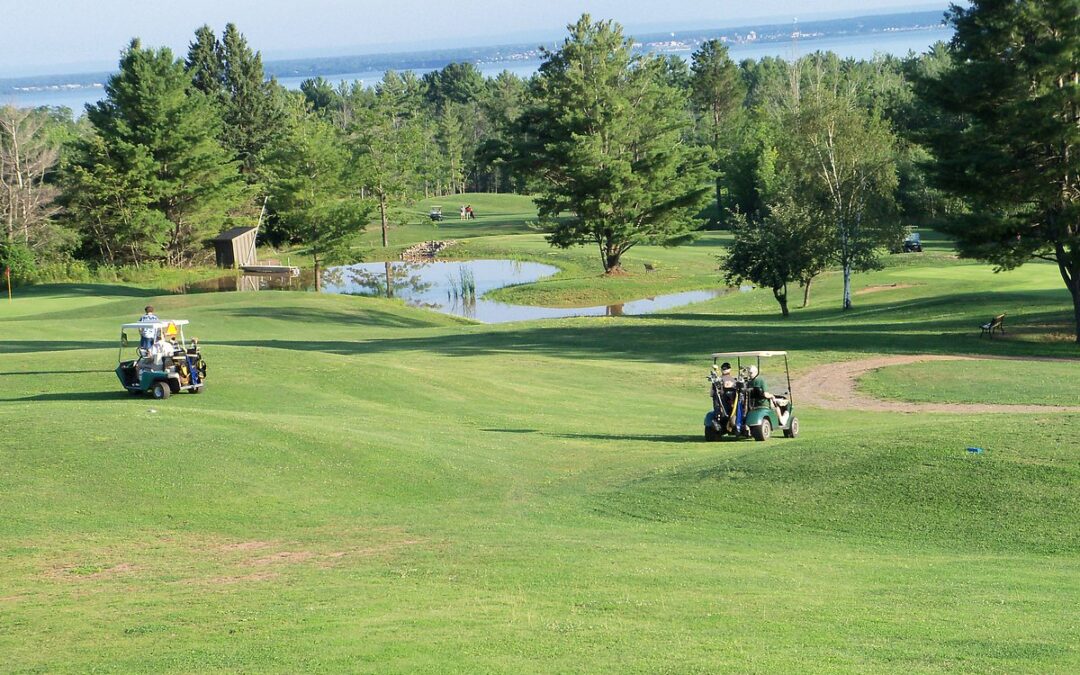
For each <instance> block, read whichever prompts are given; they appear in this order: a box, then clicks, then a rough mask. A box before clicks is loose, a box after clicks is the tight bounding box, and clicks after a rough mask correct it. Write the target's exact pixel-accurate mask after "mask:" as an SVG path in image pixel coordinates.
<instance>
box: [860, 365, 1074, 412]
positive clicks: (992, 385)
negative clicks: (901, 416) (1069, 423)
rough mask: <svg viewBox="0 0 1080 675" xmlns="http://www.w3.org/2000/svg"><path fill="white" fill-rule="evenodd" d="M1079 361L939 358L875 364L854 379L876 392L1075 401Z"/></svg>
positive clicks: (968, 399) (933, 398)
mask: <svg viewBox="0 0 1080 675" xmlns="http://www.w3.org/2000/svg"><path fill="white" fill-rule="evenodd" d="M1078 382H1080V362H1075V363H1055V362H1049V361H979V362H976V363H973V362H971V361H944V362H934V363H923V364H913V365H908V366H893V367H889V368H879V369H877V370H874V371H872V372H870V373H867V374H866V375H864V376H863V377H862V378H861V379H860V381H859V387H860V389H861V390H862V391H864V392H866V393H868V394H871V395H873V396H877V397H880V398H894V399H901V400H905V401H916V402H935V403H991V404H993V403H1022V404H1030V405H1060V406H1080V385H1078V384H1077V383H1078Z"/></svg>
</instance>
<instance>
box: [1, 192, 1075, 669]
mask: <svg viewBox="0 0 1080 675" xmlns="http://www.w3.org/2000/svg"><path fill="white" fill-rule="evenodd" d="M472 203H473V204H474V206H475V205H476V204H477V203H478V200H476V199H474V200H472ZM444 206H447V210H449V208H450V207H451V206H453V202H449V201H447V202H446V203H445V204H444ZM478 212H479V213H480V214H481V217H483V216H484V211H481V210H480V209H479V208H478ZM722 241H723V239H722V235H708V236H706V237H704V238H703V239H702V240H701V241H699V242H698V243H697V244H696V245H695V246H691V247H687V248H685V249H669V250H663V249H657V250H650V249H643V250H642V251H640V252H639V251H638V249H634V251H632V252H631V258H630V259H631V260H633V259H634V258H633V256H635V255H640V256H641V257H640V259H641V260H644V259H649V258H655V259H656V262H658V263H659V264H660V269H661V270H667V271H668V272H669V273H670V276H657V275H660V274H661V272H659V271H658V272H656V273H653V274H652V275H648V276H646V275H645V274H644V273H642V274H640V275H637V274H635V275H633V276H632V277H628V278H622V279H615V280H608V279H605V278H601V277H600V276H599V275H597V274H596V270H594V269H591V268H590V267H589V265H588V261H589V258H590V253H589V252H588V251H584V250H573V249H572V250H570V251H567V252H556V255H555V256H551V258H554V259H555V260H556V261H557V262H556V264H558V265H559V266H560V268H561V269H562V270H563V273H562V274H561V275H560V276H559V277H555V278H554V279H552V280H551V281H550V282H547V283H548V284H552V286H550V287H549V288H548V289H543V288H542V287H543V286H544V284H537V287H540V288H529V287H522V288H520V289H511V290H508V291H505V293H507V294H508V295H509V296H510V297H513V295H514V294H518V295H519V296H520V297H521V298H530V297H532V298H537V299H544V300H557V299H559V298H563V299H573V298H577V299H581V300H582V301H589V302H592V301H594V300H595V299H596V298H604V297H618V296H620V295H624V294H631V293H636V292H643V291H645V290H646V289H648V291H649V292H652V291H657V292H659V291H665V292H671V291H673V290H677V289H682V288H685V287H687V286H693V285H695V284H698V283H707V280H708V279H710V278H711V274H712V272H711V271H710V270H709V266H710V265H714V255H715V253H716V252H717V251H718V250H719V248H720V246H721V243H722ZM545 247H546V244H544V243H543V241H542V240H541V239H540V238H539V237H538V236H537V235H535V234H524V233H523V234H518V235H508V234H489V235H485V236H483V237H474V238H472V239H470V240H469V241H468V242H467V243H465V244H464V245H463V247H462V250H464V251H465V252H468V253H480V252H491V253H496V252H499V251H503V252H505V253H506V254H508V255H511V256H516V257H526V258H530V259H532V258H540V257H541V256H546V254H547V253H548V251H547V249H546V248H545ZM541 259H544V258H541ZM888 262H889V265H888V266H887V267H886V269H884V270H882V271H880V272H875V273H872V274H867V275H858V276H857V277H856V284H855V288H856V290H862V289H864V288H867V287H885V290H875V292H872V293H861V294H858V295H856V296H855V308H854V309H853V310H851V311H848V312H841V311H840V310H839V309H838V308H837V305H838V304H839V295H840V286H839V279H838V275H835V274H831V275H827V276H826V277H824V278H823V279H822V280H821V282H820V283H819V284H818V285H816V286H815V292H814V299H813V303H812V304H811V306H810V307H808V308H806V309H796V310H795V311H794V312H793V315H792V316H791V317H790V318H789V319H786V320H785V319H781V318H780V317H779V316H778V313H777V311H776V306H775V302H774V301H773V299H772V297H771V294H770V293H768V292H767V291H754V292H750V293H732V294H729V295H726V296H723V297H720V298H717V299H715V300H711V301H709V302H706V303H701V304H698V305H694V306H692V307H688V308H680V309H676V310H672V311H670V312H667V313H664V314H662V315H656V316H650V317H632V318H596V319H565V320H554V321H541V322H530V323H519V324H505V325H494V326H486V325H477V324H470V323H466V322H462V321H458V320H455V319H453V318H451V317H447V316H443V315H440V314H435V313H430V312H425V311H422V310H417V309H411V308H407V307H405V306H404V305H402V304H401V303H400V302H397V301H388V300H381V299H377V298H359V297H333V296H316V295H313V294H304V293H292V292H260V293H223V294H203V295H161V291H160V290H158V289H155V288H138V287H132V286H122V285H114V286H102V285H97V286H89V285H53V286H43V287H36V288H33V289H29V290H27V291H26V292H24V293H22V294H20V295H19V296H17V297H16V301H15V302H14V303H12V304H11V305H7V304H6V303H0V429H2V431H3V434H2V436H0V438H2V441H0V653H3V654H4V669H5V670H11V671H26V672H40V671H49V672H54V671H55V672H86V671H95V670H97V671H109V672H114V671H115V672H128V671H155V672H157V671H168V672H193V671H199V672H203V671H249V672H267V671H270V672H299V671H331V672H336V671H348V672H355V671H375V672H417V671H420V672H469V673H472V672H523V671H524V672H553V671H555V672H562V671H588V672H597V671H602V672H613V671H614V672H859V673H863V672H898V671H900V672H931V673H933V672H950V673H951V672H971V673H984V672H1008V673H1013V672H1032V673H1046V672H1075V671H1077V670H1078V669H1080V649H1078V648H1077V645H1078V644H1080V626H1078V625H1077V623H1076V621H1075V608H1076V607H1077V606H1078V605H1080V537H1078V534H1077V528H1076V527H1075V523H1076V522H1078V520H1080V492H1078V491H1077V490H1076V487H1077V485H1078V484H1080V458H1078V456H1077V454H1076V449H1075V445H1076V443H1075V439H1076V437H1077V436H1078V434H1080V415H1077V414H1057V413H1054V414H1045V415H1044V414H1036V415H1029V416H1025V418H1024V419H1023V420H1017V419H1012V418H1010V419H1003V418H1002V417H1001V416H1000V415H995V414H987V415H943V414H937V415H893V414H886V413H871V412H838V411H831V410H823V409H817V408H813V407H810V406H808V405H805V404H804V405H801V406H800V410H799V417H800V420H801V423H802V434H801V436H800V437H799V438H798V439H794V440H789V439H783V438H775V439H773V440H771V441H769V442H768V443H764V444H760V443H753V442H750V441H746V442H738V443H734V442H726V443H717V444H707V443H704V442H702V441H701V440H700V436H701V419H702V417H703V415H704V413H705V411H706V409H707V407H708V398H707V396H706V390H705V386H704V384H705V380H704V375H705V373H706V371H707V368H708V365H709V359H708V358H707V354H708V353H710V352H712V351H717V350H740V349H762V348H787V349H789V350H791V352H792V356H791V361H792V366H793V368H794V369H795V370H796V371H797V372H804V371H805V370H806V369H808V368H810V367H813V366H815V365H818V364H822V363H827V362H831V361H836V360H840V359H851V358H861V357H864V356H867V355H872V354H890V353H905V354H907V353H933V354H987V355H999V356H1034V355H1053V356H1059V357H1067V358H1074V359H1075V358H1077V357H1078V356H1080V355H1078V353H1077V348H1076V346H1075V345H1074V344H1071V343H1068V342H1066V341H1063V340H1060V339H1057V338H1056V337H1055V336H1056V335H1058V334H1059V333H1060V332H1061V331H1060V329H1059V328H1057V327H1058V326H1062V325H1067V323H1066V322H1067V319H1068V315H1069V308H1068V295H1067V293H1066V292H1065V291H1064V290H1063V289H1061V288H1060V279H1059V278H1055V277H1056V270H1055V269H1053V268H1052V267H1050V266H1047V265H1031V266H1025V267H1024V268H1021V269H1020V270H1017V271H1014V272H1009V273H1004V274H1000V275H993V274H992V272H990V270H989V269H987V268H986V267H984V266H980V265H974V264H969V263H960V262H957V261H955V260H952V259H950V258H948V257H947V256H946V255H945V254H944V253H930V252H928V253H927V254H924V255H923V256H902V257H901V256H894V257H892V258H890V259H889V261H888ZM609 281H610V282H611V283H610V284H609ZM560 284H561V285H560ZM635 284H637V285H635ZM893 284H896V286H893ZM147 301H152V302H153V304H154V305H155V307H156V308H157V310H158V314H159V315H161V316H172V317H179V318H187V319H190V320H191V321H192V325H191V329H190V331H189V335H197V336H198V337H200V338H201V339H202V341H203V343H204V351H205V354H206V358H207V360H208V362H209V366H210V379H209V384H208V387H207V390H206V392H205V393H203V394H201V395H199V396H192V395H177V396H174V397H172V398H170V399H169V400H168V401H165V402H158V403H155V402H153V401H151V400H149V399H145V398H133V397H130V396H128V395H127V394H125V393H123V392H122V391H120V390H119V385H118V383H117V382H116V378H115V376H114V375H113V373H112V367H113V364H114V363H115V359H116V339H117V337H118V333H119V329H118V324H120V323H123V322H126V321H131V320H133V319H135V318H137V317H138V315H139V314H140V313H141V309H142V306H143V305H144V304H146V302H147ZM1001 311H1008V312H1009V317H1010V333H1009V335H1008V339H1004V340H998V339H995V340H993V341H990V340H985V339H980V338H979V335H978V334H979V330H978V325H979V324H980V323H982V322H983V321H985V319H986V317H987V316H992V315H993V314H995V313H1000V312H1001ZM1047 327H1051V328H1047ZM1075 365H1076V364H1075V363H1070V364H1065V365H1061V364H1045V363H1040V364H1038V366H1036V367H1038V368H1045V369H1052V370H1051V372H1052V373H1055V374H1053V375H1048V374H1047V373H1046V372H1045V371H1042V372H1039V373H1038V374H1036V375H1035V377H1033V378H1032V379H1034V380H1038V381H1040V382H1051V383H1052V384H1053V386H1054V387H1055V388H1056V389H1058V390H1059V391H1066V392H1075V391H1076V387H1075V385H1074V384H1072V385H1071V386H1070V383H1071V382H1075V376H1074V374H1073V373H1074V370H1075V367H1074V366H1075ZM978 366H979V371H980V372H979V373H978V374H977V375H972V377H977V378H981V379H978V380H977V381H978V383H979V384H978V386H982V384H987V385H989V386H994V385H999V384H1001V379H1000V378H1002V377H1004V376H1005V375H1007V374H1008V373H1009V372H1010V369H1011V370H1012V371H1013V372H1018V371H1019V372H1024V373H1027V372H1028V371H1029V370H1030V367H1028V366H1025V365H1023V364H1021V363H1017V362H1005V361H1000V362H999V361H994V362H992V363H991V364H989V366H987V364H984V363H981V362H980V363H979V364H978ZM953 367H954V364H953V363H951V362H948V363H941V364H933V365H932V366H931V365H921V366H911V367H909V368H917V369H926V370H927V371H928V372H930V371H931V370H933V371H939V369H941V368H945V369H949V368H953ZM955 367H956V368H959V369H962V368H964V365H963V364H956V365H955ZM1059 368H1060V370H1059ZM945 372H951V371H948V370H946V371H945ZM956 372H960V371H959V370H958V371H956ZM1056 373H1063V374H1062V375H1061V376H1060V378H1061V379H1060V381H1059V380H1057V379H1054V378H1057V377H1058V375H1056ZM766 374H767V375H768V373H766ZM893 375H894V373H893V372H892V370H891V369H886V370H883V371H880V372H878V373H875V374H873V375H870V376H868V378H879V379H880V380H881V381H882V382H885V383H886V384H887V386H888V387H895V388H892V389H888V388H886V389H882V390H880V391H882V392H884V393H888V394H889V395H896V396H902V397H905V398H906V397H908V396H909V395H910V392H909V390H908V386H907V383H908V382H909V378H906V377H904V376H903V375H904V374H903V373H900V374H899V375H900V378H899V379H890V378H893ZM949 379H952V380H954V381H962V379H961V378H949ZM901 385H902V386H901ZM883 386H885V385H883ZM978 386H972V387H970V388H968V389H967V390H966V396H965V398H964V400H971V401H977V400H979V398H978V394H977V392H975V390H976V389H977V388H978ZM954 391H955V392H956V393H957V395H963V394H965V390H964V389H963V388H960V387H959V386H958V387H957V388H955V389H954ZM890 392H891V393H890ZM804 394H805V392H804ZM799 395H800V392H796V396H797V397H798V396H799ZM797 400H798V398H797ZM804 400H805V398H804ZM1017 402H1036V401H1032V400H1031V399H1030V398H1025V399H1024V400H1023V401H1017ZM1047 402H1050V401H1047ZM1054 402H1058V401H1054ZM1025 429H1026V430H1028V433H1025V432H1024V430H1025ZM969 445H980V446H983V447H986V448H987V452H986V453H984V454H982V455H971V454H969V453H967V452H966V447H967V446H969Z"/></svg>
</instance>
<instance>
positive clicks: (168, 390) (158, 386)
mask: <svg viewBox="0 0 1080 675" xmlns="http://www.w3.org/2000/svg"><path fill="white" fill-rule="evenodd" d="M150 394H151V395H152V396H153V397H154V398H156V399H158V400H162V401H163V400H165V399H167V398H169V396H170V395H171V394H172V387H170V386H169V383H168V382H155V383H154V386H153V388H151V389H150Z"/></svg>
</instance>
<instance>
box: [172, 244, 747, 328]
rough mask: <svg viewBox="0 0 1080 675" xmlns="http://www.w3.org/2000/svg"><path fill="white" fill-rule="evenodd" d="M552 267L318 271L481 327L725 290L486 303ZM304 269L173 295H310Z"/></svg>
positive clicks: (485, 264)
mask: <svg viewBox="0 0 1080 675" xmlns="http://www.w3.org/2000/svg"><path fill="white" fill-rule="evenodd" d="M558 271H559V270H558V268H557V267H554V266H552V265H545V264H542V263H535V262H524V261H520V260H467V261H433V262H379V263H361V264H357V265H345V266H342V267H331V268H329V269H327V270H325V271H324V272H323V292H324V293H337V294H344V295H364V296H373V297H384V298H399V299H401V300H402V301H404V302H405V303H406V304H407V305H409V306H412V307H422V308H425V309H434V310H436V311H440V312H444V313H446V314H453V315H455V316H462V317H466V318H469V319H475V320H477V321H482V322H484V323H504V322H508V321H526V320H529V319H555V318H562V317H571V316H634V315H638V314H650V313H652V312H658V311H661V310H665V309H671V308H673V307H679V306H681V305H687V304H690V303H694V302H701V301H702V300H708V299H710V298H714V297H717V296H719V295H722V294H724V293H726V292H727V289H717V290H711V291H686V292H683V293H672V294H669V295H658V296H655V297H651V298H644V299H641V300H633V301H630V302H622V303H617V304H612V305H597V306H595V307H534V306H530V305H511V304H508V303H504V302H496V301H494V300H487V299H485V298H484V295H485V294H486V293H487V292H488V291H493V290H495V289H497V288H504V287H506V286H514V285H518V284H527V283H532V282H535V281H539V280H541V279H545V278H547V277H550V276H552V275H554V274H555V273H556V272H558ZM314 282H315V279H314V276H313V274H312V273H311V271H310V270H304V271H303V272H302V274H301V275H300V276H299V277H291V276H289V275H287V274H233V275H229V276H225V277H221V278H218V279H210V280H208V281H200V282H197V283H192V284H187V285H186V286H183V287H181V288H177V289H175V290H176V292H178V293H213V292H218V291H259V290H294V291H313V290H314V289H315V283H314Z"/></svg>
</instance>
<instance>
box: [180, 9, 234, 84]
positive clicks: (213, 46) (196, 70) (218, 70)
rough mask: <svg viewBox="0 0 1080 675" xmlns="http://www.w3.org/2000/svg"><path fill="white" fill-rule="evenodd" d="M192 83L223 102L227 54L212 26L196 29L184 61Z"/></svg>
mask: <svg viewBox="0 0 1080 675" xmlns="http://www.w3.org/2000/svg"><path fill="white" fill-rule="evenodd" d="M184 65H185V66H186V67H187V70H188V73H190V74H191V83H192V86H194V87H195V88H196V89H198V90H199V91H201V92H202V93H204V94H206V95H207V96H209V97H210V99H211V100H214V101H217V102H223V98H224V92H225V88H224V85H225V55H224V53H223V49H222V46H221V43H220V42H218V39H217V36H215V35H214V31H213V29H211V28H210V26H207V25H205V24H204V25H203V26H201V27H200V28H199V29H198V30H196V31H195V41H194V42H192V43H190V45H189V46H188V55H187V59H186V60H185V61H184Z"/></svg>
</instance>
